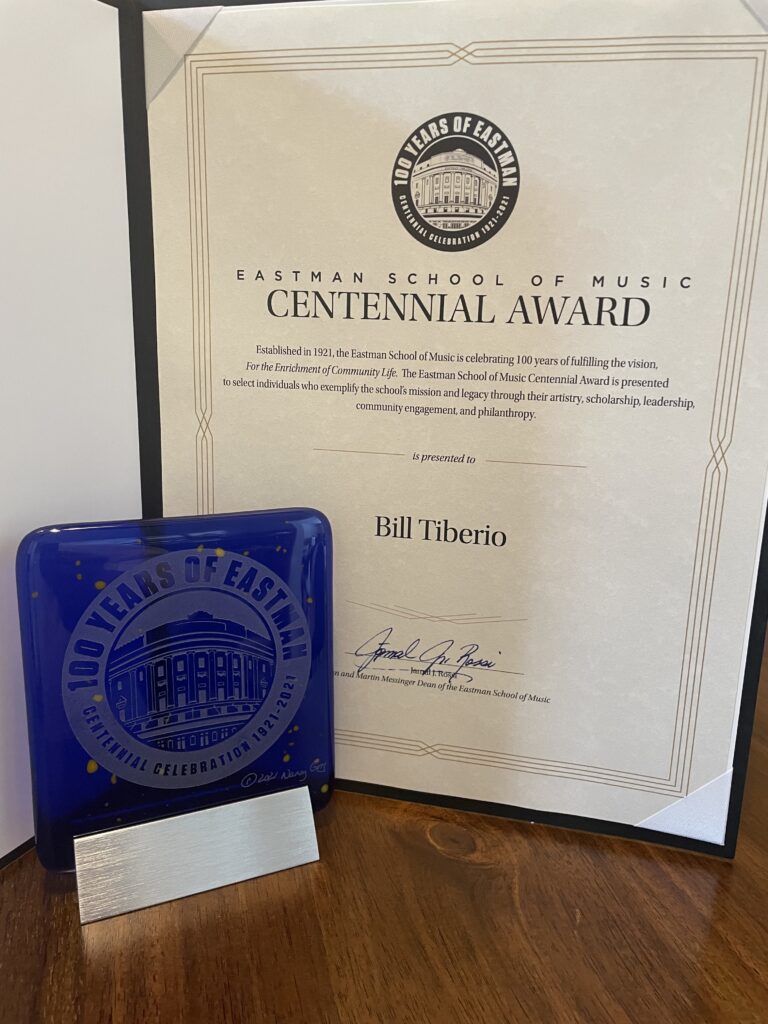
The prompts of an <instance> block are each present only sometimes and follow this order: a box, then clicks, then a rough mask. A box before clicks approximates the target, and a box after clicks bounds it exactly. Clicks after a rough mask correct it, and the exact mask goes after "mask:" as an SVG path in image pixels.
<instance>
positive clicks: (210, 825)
mask: <svg viewBox="0 0 768 1024" xmlns="http://www.w3.org/2000/svg"><path fill="white" fill-rule="evenodd" d="M318 859H319V853H318V849H317V836H316V834H315V820H314V817H313V815H312V804H311V803H310V799H309V790H308V789H307V787H306V786H305V787H303V788H301V789H289V790H286V791H285V792H283V793H270V794H268V795H267V796H257V797H254V798H252V799H251V800H240V801H238V802H236V803H231V804H224V805H222V806H220V807H207V808H206V809H205V810H202V811H191V812H190V813H189V814H180V815H178V816H177V817H174V818H164V819H162V820H161V821H150V822H146V823H145V824H141V825H128V826H126V827H125V828H118V829H112V830H110V831H109V832H97V833H94V834H92V835H87V836H80V837H78V838H77V839H75V869H76V872H77V893H78V899H79V902H80V922H81V924H87V923H88V922H89V921H98V920H101V919H102V918H105V917H114V916H115V915H116V914H125V913H127V912H128V911H131V910H139V909H140V908H141V907H151V906H154V905H155V904H156V903H165V902H166V901H167V900H176V899H179V898H180V897H182V896H191V895H192V894H193V893H197V892H205V891H207V890H208V889H217V888H219V887H220V886H222V885H231V884H232V883H233V882H242V881H244V880H245V879H247V878H256V877H258V876H259V875H268V874H270V873H271V872H273V871H282V870H283V869H284V868H293V867H298V866H299V865H300V864H309V863H310V862H311V861H315V860H318Z"/></svg>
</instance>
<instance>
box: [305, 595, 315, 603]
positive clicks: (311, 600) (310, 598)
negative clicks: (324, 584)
mask: <svg viewBox="0 0 768 1024" xmlns="http://www.w3.org/2000/svg"><path fill="white" fill-rule="evenodd" d="M314 603H315V599H314V597H308V598H307V604H314Z"/></svg>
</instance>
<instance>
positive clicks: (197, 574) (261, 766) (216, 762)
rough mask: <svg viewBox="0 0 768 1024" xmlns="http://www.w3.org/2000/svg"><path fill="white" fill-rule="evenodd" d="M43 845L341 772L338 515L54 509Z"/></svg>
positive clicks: (38, 596)
mask: <svg viewBox="0 0 768 1024" xmlns="http://www.w3.org/2000/svg"><path fill="white" fill-rule="evenodd" d="M17 582H18V593H19V610H20V619H21V632H22V645H23V653H24V674H25V684H26V693H27V711H28V721H29V736H30V746H31V757H32V774H33V784H34V798H35V832H36V838H37V850H38V854H39V857H40V860H41V861H42V863H43V864H44V866H45V867H47V868H49V869H52V870H68V869H71V868H73V867H74V852H73V842H74V838H75V837H79V836H83V835H89V834H92V833H96V832H104V831H107V830H109V829H114V828H120V827H124V826H128V825H134V824H138V823H143V822H149V821H153V820H156V819H158V818H165V817H169V816H171V815H176V814H180V813H184V812H187V811H194V810H201V809H203V808H207V807H211V806H215V805H218V804H223V803H227V802H231V801H237V800H243V799H246V798H251V797H256V796H262V795H266V794H270V793H275V792H278V791H282V790H287V789H292V788H297V787H307V788H308V790H309V794H310V798H311V801H312V806H313V808H314V809H318V808H319V807H321V806H323V805H324V804H325V803H326V802H327V801H328V799H329V798H330V793H331V788H332V785H333V739H332V737H333V732H332V690H331V686H332V678H333V677H332V650H331V637H332V634H331V532H330V526H329V524H328V521H327V520H326V518H325V517H324V516H323V515H322V514H321V513H319V512H316V511H314V510H312V509H305V508H299V509H295V508H294V509H282V510H277V511H270V512H248V513H242V514H241V513H238V514H234V515H212V516H195V517H189V518H177V519H158V520H153V521H131V522H118V523H104V524H92V525H72V526H57V527H46V528H43V529H40V530H36V531H35V532H33V533H31V534H29V535H28V536H27V537H26V538H25V539H24V540H23V541H22V543H21V545H20V548H19V554H18V559H17Z"/></svg>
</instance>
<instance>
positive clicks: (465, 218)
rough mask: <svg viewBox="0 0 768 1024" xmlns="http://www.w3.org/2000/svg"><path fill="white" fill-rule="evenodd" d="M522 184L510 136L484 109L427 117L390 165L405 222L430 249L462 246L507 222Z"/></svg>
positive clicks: (491, 233)
mask: <svg viewBox="0 0 768 1024" xmlns="http://www.w3.org/2000/svg"><path fill="white" fill-rule="evenodd" d="M519 191H520V167H519V164H518V161H517V154H516V153H515V150H514V148H513V147H512V143H511V142H510V141H509V139H508V138H507V135H506V134H505V133H504V132H503V131H502V129H501V128H499V127H498V125H495V124H494V123H493V121H489V120H488V118H485V117H480V116H479V115H478V114H468V113H462V112H455V113H451V114H441V115H439V116H438V117H433V118H431V119H430V120H429V121H425V122H424V124H422V125H420V126H419V127H418V128H417V129H416V131H415V132H413V133H412V134H411V135H409V136H408V138H407V139H406V140H405V142H404V143H403V145H402V146H401V147H400V152H399V153H398V154H397V158H396V160H395V166H394V168H393V170H392V200H393V202H394V204H395V210H396V212H397V215H398V217H399V218H400V222H401V223H402V225H403V226H404V227H405V229H406V231H408V232H409V233H410V234H412V235H413V237H414V238H416V239H418V240H419V241H420V242H423V244H424V245H427V246H429V247H430V248H431V249H438V250H440V251H442V252H449V251H450V252H461V251H462V250H464V249H474V248H475V246H478V245H482V244H483V242H487V241H488V240H489V239H490V238H493V236H494V235H495V234H496V233H497V232H498V231H500V230H501V229H502V227H503V226H504V224H505V223H506V222H507V220H508V218H509V215H510V214H511V213H512V210H513V209H514V208H515V203H516V202H517V194H518V192H519Z"/></svg>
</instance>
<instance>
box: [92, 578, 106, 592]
mask: <svg viewBox="0 0 768 1024" xmlns="http://www.w3.org/2000/svg"><path fill="white" fill-rule="evenodd" d="M93 585H94V587H96V589H97V590H103V589H104V587H106V585H107V584H106V583H105V582H104V580H96V582H95V583H94V584H93Z"/></svg>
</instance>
